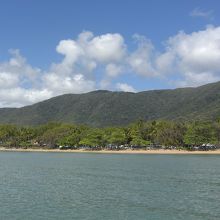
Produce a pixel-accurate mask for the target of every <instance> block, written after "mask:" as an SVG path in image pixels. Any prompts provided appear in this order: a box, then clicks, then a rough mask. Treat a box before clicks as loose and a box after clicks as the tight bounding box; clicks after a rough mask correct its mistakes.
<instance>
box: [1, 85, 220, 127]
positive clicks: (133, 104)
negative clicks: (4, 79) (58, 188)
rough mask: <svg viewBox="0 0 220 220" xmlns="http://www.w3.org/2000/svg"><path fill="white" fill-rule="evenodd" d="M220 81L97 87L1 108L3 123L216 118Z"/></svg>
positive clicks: (92, 123)
mask: <svg viewBox="0 0 220 220" xmlns="http://www.w3.org/2000/svg"><path fill="white" fill-rule="evenodd" d="M219 116H220V82H217V83H212V84H207V85H204V86H200V87H197V88H181V89H174V90H154V91H146V92H139V93H128V92H110V91H105V90H101V91H94V92H90V93H85V94H67V95H62V96H58V97H54V98H51V99H49V100H46V101H43V102H40V103H37V104H34V105H31V106H26V107H22V108H3V109H0V123H2V124H16V125H41V124H46V123H48V122H50V121H58V122H63V123H76V124H86V125H88V126H93V127H108V126H125V125H129V124H130V123H133V122H134V121H137V120H140V119H141V120H144V121H149V120H158V119H165V120H177V121H180V120H182V121H190V120H216V119H217V118H218V117H219Z"/></svg>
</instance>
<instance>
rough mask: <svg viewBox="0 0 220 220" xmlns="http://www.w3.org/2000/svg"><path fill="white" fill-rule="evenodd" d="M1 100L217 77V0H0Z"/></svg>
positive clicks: (11, 103) (7, 103)
mask: <svg viewBox="0 0 220 220" xmlns="http://www.w3.org/2000/svg"><path fill="white" fill-rule="evenodd" d="M0 27H1V28H0V107H20V106H25V105H30V104H33V103H36V102H39V101H42V100H45V99H49V98H51V97H54V96H58V95H62V94H66V93H86V92H89V91H93V90H100V89H103V90H111V91H125V92H140V91H145V90H152V89H173V88H178V87H189V86H193V87H195V86H200V85H204V84H207V83H212V82H216V81H219V80H220V1H218V0H209V1H208V0H186V1H182V0H166V1H165V0H56V1H55V0H0Z"/></svg>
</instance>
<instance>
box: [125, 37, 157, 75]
mask: <svg viewBox="0 0 220 220" xmlns="http://www.w3.org/2000/svg"><path fill="white" fill-rule="evenodd" d="M133 38H134V39H135V41H136V42H137V49H136V50H135V51H134V52H132V53H131V54H130V55H129V58H128V63H129V65H130V67H131V68H132V70H133V71H134V72H136V73H137V74H140V75H142V76H147V77H149V76H150V77H152V76H156V75H158V72H157V71H156V69H155V68H154V46H153V44H152V43H151V41H150V40H149V39H147V38H145V37H144V36H140V35H138V34H135V35H134V36H133Z"/></svg>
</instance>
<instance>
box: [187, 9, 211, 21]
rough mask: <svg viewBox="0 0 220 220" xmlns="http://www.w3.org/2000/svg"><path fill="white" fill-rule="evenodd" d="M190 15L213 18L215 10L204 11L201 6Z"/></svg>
mask: <svg viewBox="0 0 220 220" xmlns="http://www.w3.org/2000/svg"><path fill="white" fill-rule="evenodd" d="M190 16H192V17H202V18H209V19H213V11H212V10H210V11H204V10H202V9H201V8H195V9H193V11H191V12H190Z"/></svg>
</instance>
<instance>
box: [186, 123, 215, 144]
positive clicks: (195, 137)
mask: <svg viewBox="0 0 220 220" xmlns="http://www.w3.org/2000/svg"><path fill="white" fill-rule="evenodd" d="M184 142H185V143H186V144H193V145H201V144H204V143H206V144H207V143H215V142H216V132H215V130H214V127H213V126H212V124H211V123H207V122H206V123H204V122H194V123H191V124H189V125H188V126H187V131H186V134H185V136H184Z"/></svg>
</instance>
